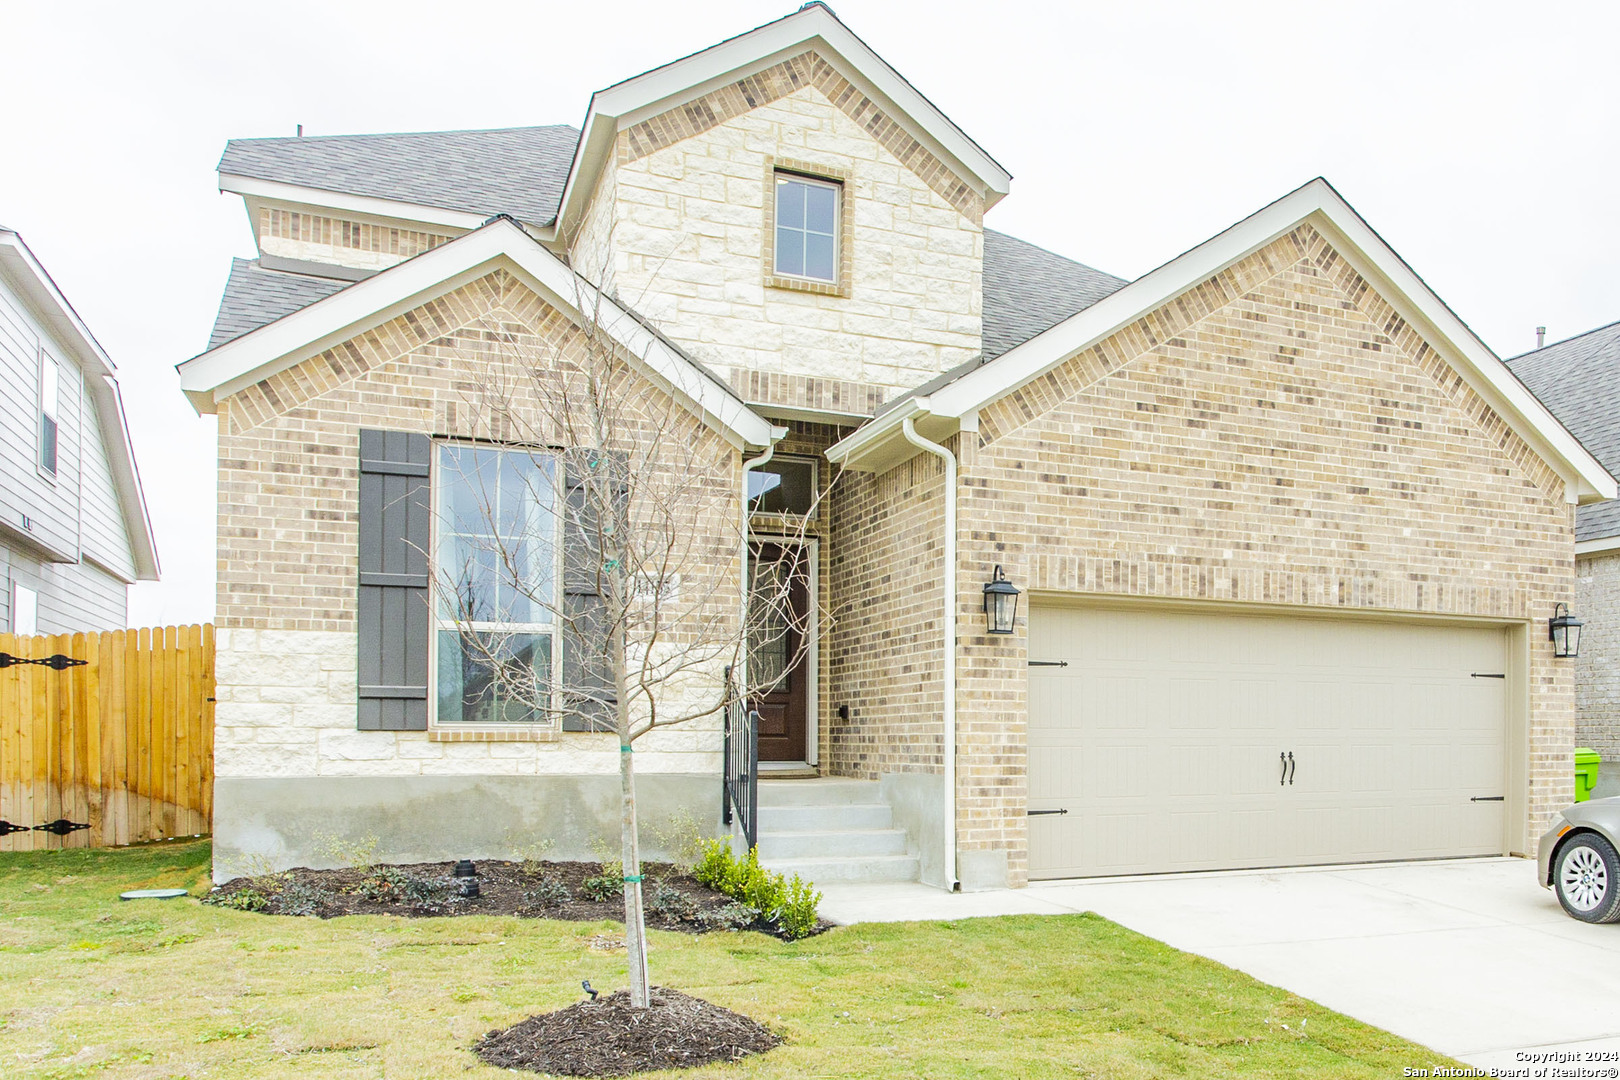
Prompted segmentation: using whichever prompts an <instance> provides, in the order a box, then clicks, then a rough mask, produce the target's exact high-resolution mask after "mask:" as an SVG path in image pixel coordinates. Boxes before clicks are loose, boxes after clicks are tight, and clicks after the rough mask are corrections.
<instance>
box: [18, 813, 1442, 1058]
mask: <svg viewBox="0 0 1620 1080" xmlns="http://www.w3.org/2000/svg"><path fill="white" fill-rule="evenodd" d="M207 866H208V844H207V843H206V842H191V843H184V844H181V843H173V844H160V845H152V846H147V847H141V848H133V849H126V850H120V851H107V850H98V851H61V852H43V853H33V854H21V855H11V854H7V855H0V1076H6V1077H39V1078H67V1077H129V1078H137V1077H141V1078H146V1077H151V1078H158V1077H182V1076H183V1077H196V1078H201V1077H322V1078H326V1077H335V1078H342V1077H389V1078H400V1080H418V1078H423V1077H452V1076H453V1077H461V1076H465V1077H468V1078H470V1080H476V1078H478V1077H484V1076H490V1077H493V1076H498V1075H512V1074H503V1073H502V1072H501V1071H500V1070H496V1069H490V1068H487V1067H485V1066H483V1065H481V1064H480V1063H479V1062H478V1060H477V1059H476V1058H474V1057H473V1056H472V1054H471V1053H469V1052H468V1049H467V1048H468V1047H469V1046H470V1045H471V1044H472V1042H473V1040H474V1039H476V1038H477V1037H478V1036H479V1035H480V1034H482V1033H483V1032H485V1031H487V1030H489V1029H490V1028H494V1027H502V1026H505V1025H507V1024H510V1023H512V1022H514V1021H516V1020H519V1019H521V1018H523V1017H525V1016H528V1015H530V1014H532V1013H536V1012H546V1011H550V1010H552V1009H556V1008H559V1007H561V1006H563V1005H567V1004H569V1003H571V1002H573V1001H576V1000H578V999H579V998H580V996H581V994H580V990H579V981H580V980H581V979H583V978H588V979H590V980H591V982H592V985H594V986H596V987H597V988H599V989H614V988H617V987H620V986H622V985H623V973H624V953H623V951H622V950H621V951H616V952H615V951H607V952H604V951H601V948H600V946H601V944H602V942H601V941H600V939H598V940H597V941H596V942H595V943H594V945H593V942H592V939H593V937H596V936H597V935H602V934H605V933H608V934H610V933H613V932H614V931H615V930H616V929H617V928H616V927H615V926H614V925H613V924H610V923H594V924H584V923H564V922H545V921H535V920H524V919H505V918H482V917H481V918H457V919H448V918H447V919H417V920H410V919H394V918H384V917H357V918H347V919H336V920H332V921H330V922H320V921H318V920H314V919H293V918H275V917H269V916H263V915H255V914H249V913H245V912H235V911H225V910H220V909H217V908H212V907H207V906H204V905H201V904H198V903H197V902H196V901H195V900H194V899H189V898H188V899H183V900H174V901H162V902H159V901H136V902H131V903H120V902H119V900H118V898H117V897H118V893H119V892H120V891H122V890H124V889H130V888H154V887H165V886H185V887H189V888H190V889H191V890H192V891H193V893H194V894H201V893H202V892H203V891H205V890H206V888H207ZM651 963H652V969H653V976H654V981H656V982H659V983H663V984H666V985H669V986H674V987H677V988H679V989H682V990H685V991H687V992H688V993H691V994H695V995H697V996H700V997H703V998H707V999H708V1000H710V1001H714V1002H718V1003H720V1004H722V1005H726V1006H729V1007H731V1008H733V1009H737V1010H739V1011H741V1012H745V1013H748V1014H750V1015H752V1016H754V1017H756V1018H757V1019H759V1020H762V1021H764V1022H765V1023H766V1024H768V1025H770V1026H771V1027H772V1028H773V1029H774V1030H776V1031H777V1032H779V1033H780V1034H782V1035H783V1036H784V1037H785V1038H786V1040H787V1041H786V1043H785V1044H784V1045H783V1046H782V1047H780V1048H779V1049H777V1050H774V1051H772V1052H771V1053H769V1054H768V1055H765V1056H764V1057H761V1058H757V1059H754V1060H752V1061H749V1062H746V1063H744V1064H741V1065H733V1066H725V1067H715V1068H708V1069H699V1070H691V1071H688V1072H682V1073H665V1074H660V1075H663V1076H683V1077H693V1078H696V1077H719V1076H729V1077H834V1076H836V1077H846V1076H847V1077H857V1076H859V1077H885V1078H887V1077H906V1076H926V1077H930V1078H938V1077H965V1076H985V1077H997V1078H1018V1077H1109V1078H1114V1077H1121V1078H1129V1077H1159V1076H1187V1077H1199V1078H1206V1077H1226V1076H1245V1077H1250V1076H1252V1077H1283V1076H1287V1077H1322V1078H1324V1080H1327V1078H1331V1080H1344V1078H1350V1077H1379V1078H1384V1077H1390V1076H1399V1075H1401V1069H1402V1067H1403V1066H1407V1065H1430V1064H1433V1063H1435V1062H1437V1061H1443V1060H1444V1059H1440V1058H1438V1057H1437V1056H1436V1055H1434V1054H1433V1053H1431V1052H1429V1051H1427V1050H1424V1049H1422V1048H1420V1047H1418V1046H1415V1045H1413V1044H1411V1043H1407V1042H1404V1041H1402V1040H1401V1039H1398V1038H1396V1037H1394V1036H1392V1035H1389V1034H1387V1033H1385V1032H1382V1031H1379V1030H1377V1029H1374V1028H1370V1027H1367V1026H1366V1025H1364V1024H1360V1023H1357V1022H1356V1021H1354V1020H1351V1019H1349V1018H1347V1017H1344V1016H1340V1015H1338V1014H1336V1013H1333V1012H1330V1011H1328V1010H1326V1009H1323V1008H1321V1007H1319V1006H1317V1005H1315V1004H1312V1003H1311V1002H1308V1001H1304V1000H1302V999H1300V998H1297V997H1294V996H1292V995H1290V994H1288V993H1285V992H1284V991H1281V990H1278V989H1275V988H1273V987H1270V986H1266V985H1264V984H1262V983H1258V982H1256V981H1255V980H1253V979H1251V978H1249V977H1248V976H1246V975H1242V974H1239V973H1238V972H1235V971H1231V970H1228V969H1227V968H1224V967H1222V966H1220V965H1219V964H1215V963H1213V962H1210V961H1208V960H1203V959H1200V958H1198V957H1194V956H1189V955H1187V954H1185V953H1180V952H1177V951H1175V950H1174V949H1171V948H1169V947H1167V946H1165V945H1161V944H1159V943H1158V942H1155V941H1153V940H1151V939H1149V938H1145V937H1142V936H1140V935H1138V934H1134V933H1132V932H1131V931H1129V930H1126V929H1124V928H1122V927H1119V926H1116V925H1114V924H1113V923H1110V922H1108V921H1106V920H1104V919H1101V918H1097V917H1095V916H1089V915H1085V916H1068V917H1044V918H1036V917H1019V918H1005V919H975V920H966V921H963V922H957V923H910V924H900V925H882V926H878V925H872V926H855V927H848V928H841V929H837V930H834V931H832V932H830V933H827V934H824V935H822V936H820V937H815V938H811V939H809V940H807V941H802V942H797V943H793V944H787V943H784V942H780V941H776V940H774V939H771V938H767V937H764V936H761V935H759V934H750V933H732V934H713V935H709V936H706V937H687V936H684V935H679V934H662V933H655V934H654V935H653V936H652V955H651Z"/></svg>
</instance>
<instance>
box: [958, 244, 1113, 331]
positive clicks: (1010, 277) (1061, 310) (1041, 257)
mask: <svg viewBox="0 0 1620 1080" xmlns="http://www.w3.org/2000/svg"><path fill="white" fill-rule="evenodd" d="M1125 284H1127V283H1126V281H1125V279H1124V278H1117V277H1115V276H1114V275H1113V274H1105V273H1103V272H1102V271H1101V270H1093V269H1092V268H1091V267H1089V266H1087V265H1085V264H1084V263H1077V262H1075V261H1074V260H1073V259H1065V258H1064V257H1063V256H1061V255H1054V254H1053V253H1052V252H1050V251H1047V250H1046V249H1045V248H1039V247H1036V246H1035V245H1034V244H1031V243H1027V242H1026V241H1023V240H1018V239H1015V238H1013V237H1011V236H1008V235H1007V234H1006V233H999V232H996V231H995V230H994V229H986V230H984V356H983V359H984V360H994V359H995V358H996V357H998V356H1000V355H1001V354H1002V353H1004V352H1006V351H1007V350H1008V349H1011V348H1012V347H1013V346H1015V345H1021V344H1023V343H1024V342H1026V341H1028V340H1029V339H1030V338H1032V337H1034V336H1035V335H1036V334H1039V333H1041V332H1042V331H1043V330H1048V329H1050V328H1051V327H1053V326H1056V325H1057V324H1058V323H1060V322H1062V321H1063V320H1064V319H1067V318H1068V317H1069V316H1070V315H1073V314H1075V313H1076V312H1078V311H1083V310H1085V309H1086V308H1088V307H1090V306H1091V305H1092V304H1095V303H1096V302H1097V301H1099V300H1101V299H1102V298H1103V297H1105V296H1107V295H1108V294H1109V293H1111V292H1113V291H1115V290H1116V289H1119V288H1120V287H1122V286H1124V285H1125Z"/></svg>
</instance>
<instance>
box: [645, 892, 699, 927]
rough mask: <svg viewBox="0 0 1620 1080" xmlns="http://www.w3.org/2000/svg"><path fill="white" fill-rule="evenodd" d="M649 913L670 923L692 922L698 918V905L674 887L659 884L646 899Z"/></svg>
mask: <svg viewBox="0 0 1620 1080" xmlns="http://www.w3.org/2000/svg"><path fill="white" fill-rule="evenodd" d="M646 906H647V911H648V912H649V913H651V914H653V915H656V916H658V917H659V918H660V919H667V920H668V921H670V922H691V921H692V920H693V919H694V918H695V917H696V916H697V903H696V902H695V901H694V900H693V899H692V898H691V897H690V896H687V895H686V894H685V893H683V892H681V890H679V889H677V888H675V887H674V886H672V885H666V884H664V883H663V882H659V883H658V884H657V885H654V886H653V890H652V893H651V894H650V895H649V896H648V897H647V898H646Z"/></svg>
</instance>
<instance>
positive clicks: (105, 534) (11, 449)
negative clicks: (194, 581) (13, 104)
mask: <svg viewBox="0 0 1620 1080" xmlns="http://www.w3.org/2000/svg"><path fill="white" fill-rule="evenodd" d="M157 576H158V561H157V550H156V547H155V545H154V543H153V539H152V526H151V522H150V520H149V518H148V516H147V512H146V501H145V497H144V496H143V494H142V492H141V482H140V474H139V472H138V470H137V469H136V466H135V455H134V451H133V449H132V448H131V446H130V441H129V429H128V426H127V425H126V423H125V419H124V407H123V402H122V399H121V397H120V395H119V391H118V380H117V376H116V374H115V369H114V367H113V363H112V360H111V359H109V358H108V356H107V354H106V353H105V352H104V351H103V350H102V348H101V346H100V345H99V344H97V343H96V340H95V338H94V337H92V336H91V334H90V331H89V329H88V328H87V327H86V326H85V325H84V323H83V322H82V321H81V320H80V319H79V316H78V315H77V314H76V313H75V312H74V310H73V308H72V306H71V305H70V304H69V303H68V301H67V298H66V297H64V296H63V295H62V293H61V291H60V290H59V289H58V288H57V287H56V283H55V282H53V281H52V280H51V277H50V275H49V274H47V273H46V272H45V269H44V267H43V266H41V265H40V263H39V260H38V259H37V258H35V256H34V254H33V252H32V251H30V250H29V248H28V245H27V244H25V243H24V242H23V239H22V237H21V236H19V235H18V234H17V233H15V232H13V231H11V230H9V229H5V228H0V629H3V630H6V631H8V632H11V633H20V634H35V633H38V634H60V633H68V632H73V631H88V630H111V629H120V628H122V627H124V626H125V625H127V610H128V605H127V601H126V596H127V592H128V588H129V586H130V585H131V584H133V583H134V582H136V581H156V580H157Z"/></svg>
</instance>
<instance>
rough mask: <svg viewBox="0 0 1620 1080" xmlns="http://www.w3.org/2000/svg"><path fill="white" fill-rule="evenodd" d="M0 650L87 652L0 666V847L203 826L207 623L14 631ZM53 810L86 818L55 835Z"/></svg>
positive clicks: (209, 744)
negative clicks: (62, 659) (1, 828)
mask: <svg viewBox="0 0 1620 1080" xmlns="http://www.w3.org/2000/svg"><path fill="white" fill-rule="evenodd" d="M0 652H8V653H11V654H12V655H14V656H19V657H26V658H29V659H35V658H41V657H46V656H50V655H53V654H55V653H64V654H66V655H68V656H70V657H73V658H75V659H82V660H84V661H86V663H85V664H83V665H82V666H75V667H70V668H67V669H65V670H62V671H56V670H54V669H51V668H48V667H44V666H41V665H37V664H19V665H15V666H12V667H10V668H6V669H0V819H3V820H5V821H8V822H10V823H11V824H13V825H20V826H23V827H25V828H26V829H27V831H24V832H14V833H11V834H9V835H6V836H0V851H32V850H41V849H46V848H61V847H102V846H115V845H123V844H130V843H138V842H140V841H143V840H156V839H162V838H164V837H169V836H186V835H191V834H194V833H205V832H208V831H210V829H211V825H212V810H213V742H214V738H213V736H214V732H213V717H214V707H213V698H214V628H213V627H212V626H185V627H156V628H142V629H140V630H138V631H137V630H114V631H107V632H103V633H76V634H60V635H40V636H37V637H16V636H14V635H11V634H0ZM57 818H65V819H66V820H68V821H70V822H75V823H83V824H87V825H88V826H89V828H87V829H78V830H75V831H73V832H70V833H68V834H66V835H65V836H58V835H56V834H55V833H54V832H47V831H39V830H35V829H34V828H33V826H36V825H44V824H47V823H48V822H51V821H54V820H56V819H57Z"/></svg>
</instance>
